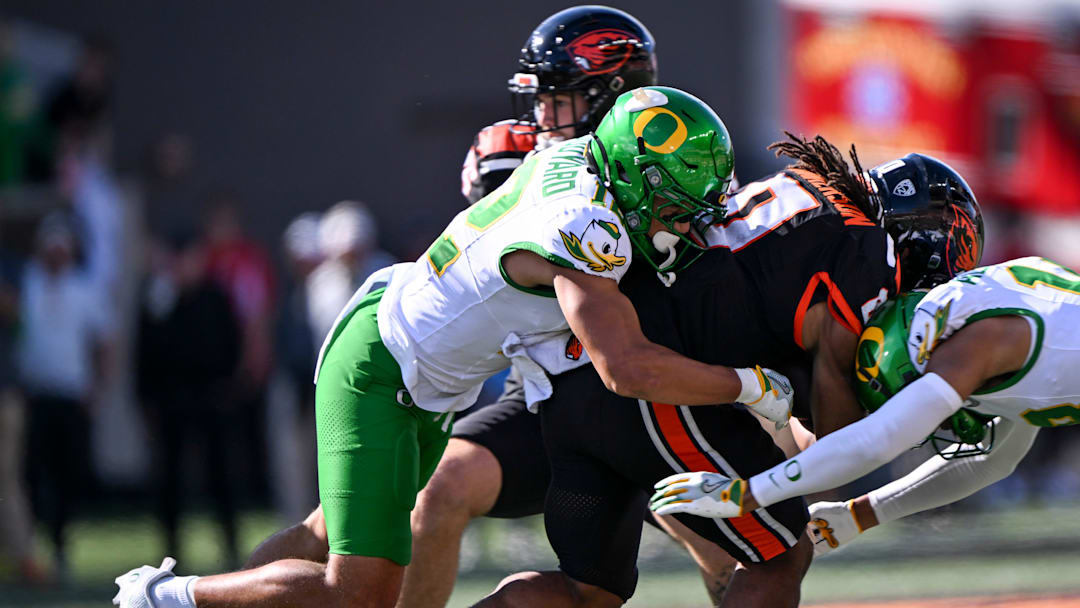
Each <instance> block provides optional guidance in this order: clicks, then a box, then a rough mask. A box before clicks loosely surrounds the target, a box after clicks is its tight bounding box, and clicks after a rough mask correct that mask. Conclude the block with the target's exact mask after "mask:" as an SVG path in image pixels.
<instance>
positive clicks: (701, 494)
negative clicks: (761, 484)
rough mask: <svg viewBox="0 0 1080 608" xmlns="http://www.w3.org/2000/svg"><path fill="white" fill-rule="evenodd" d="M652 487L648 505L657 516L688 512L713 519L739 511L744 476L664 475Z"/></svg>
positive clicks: (706, 473) (735, 515) (716, 474)
mask: <svg viewBox="0 0 1080 608" xmlns="http://www.w3.org/2000/svg"><path fill="white" fill-rule="evenodd" d="M654 487H655V488H656V493H655V494H653V495H652V498H651V499H650V500H649V508H650V509H652V510H653V511H656V512H657V513H659V514H660V515H669V514H671V513H689V514H690V515H698V516H701V517H709V518H713V519H715V518H717V517H738V516H740V515H742V514H743V512H742V511H743V505H742V501H743V496H744V495H745V494H746V480H745V479H732V478H730V477H725V476H723V475H720V474H719V473H709V472H707V471H697V472H695V473H679V474H677V475H671V476H668V477H665V478H664V479H662V480H660V482H659V483H657V484H656V485H655V486H654Z"/></svg>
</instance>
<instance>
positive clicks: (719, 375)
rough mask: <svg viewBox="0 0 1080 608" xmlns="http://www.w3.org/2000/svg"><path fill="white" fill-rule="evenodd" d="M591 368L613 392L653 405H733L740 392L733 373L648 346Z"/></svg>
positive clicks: (663, 349) (718, 366)
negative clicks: (649, 402) (653, 403)
mask: <svg viewBox="0 0 1080 608" xmlns="http://www.w3.org/2000/svg"><path fill="white" fill-rule="evenodd" d="M594 365H596V368H597V371H598V372H599V373H600V376H601V377H602V378H603V379H604V382H605V384H607V386H608V388H609V389H611V390H612V391H613V392H615V393H618V394H620V395H623V396H624V397H631V398H634V399H644V400H646V401H652V402H655V403H677V404H679V405H714V404H718V403H732V402H734V401H736V400H738V397H739V394H740V393H741V392H742V390H743V383H742V381H741V380H740V379H739V376H738V374H737V373H736V372H735V370H734V369H732V368H730V367H725V366H722V365H708V364H705V363H701V362H700V361H695V360H693V359H689V358H687V357H684V356H682V355H680V354H678V353H676V352H675V351H673V350H671V349H668V348H664V347H663V346H660V345H657V344H653V343H651V342H649V343H647V345H642V346H641V347H640V348H635V349H634V354H633V355H631V356H627V357H621V358H611V359H610V360H608V359H602V360H599V361H598V360H596V359H594Z"/></svg>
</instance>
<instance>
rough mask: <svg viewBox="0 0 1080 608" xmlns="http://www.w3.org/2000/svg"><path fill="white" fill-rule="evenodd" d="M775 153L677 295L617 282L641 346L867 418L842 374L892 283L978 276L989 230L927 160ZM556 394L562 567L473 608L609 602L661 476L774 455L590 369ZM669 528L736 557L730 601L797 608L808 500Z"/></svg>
mask: <svg viewBox="0 0 1080 608" xmlns="http://www.w3.org/2000/svg"><path fill="white" fill-rule="evenodd" d="M774 147H775V149H776V150H777V151H778V153H780V154H783V155H786V156H789V157H791V158H793V159H794V160H795V162H794V163H793V164H792V165H791V166H789V167H788V168H787V169H785V170H784V171H781V172H780V173H778V174H776V175H774V176H771V177H769V178H767V179H764V180H761V181H758V182H754V183H751V184H748V185H747V186H746V187H745V188H743V189H742V190H741V191H740V192H739V193H738V194H736V195H735V196H734V197H732V198H731V199H730V200H729V201H728V205H727V214H726V217H725V218H724V219H723V220H721V221H720V222H719V223H717V224H715V225H714V226H713V227H712V228H711V229H709V230H708V231H707V233H706V235H705V237H706V239H707V242H709V243H710V244H715V247H714V248H713V249H711V250H710V251H708V252H706V253H705V254H704V255H703V256H702V257H701V258H700V259H699V260H697V261H696V262H695V263H694V264H693V265H691V266H690V267H689V268H688V269H687V270H684V271H683V272H682V273H680V275H679V277H678V280H677V281H676V282H675V283H674V285H672V286H671V287H670V288H665V287H663V286H661V285H660V283H659V282H658V281H657V280H656V277H655V275H654V274H653V273H650V272H647V271H644V272H643V271H640V270H639V271H638V272H631V275H629V276H628V277H626V278H625V279H624V280H623V284H622V285H623V287H622V288H623V290H624V291H625V293H627V295H628V296H629V297H630V298H631V300H632V301H633V302H634V305H635V308H636V309H637V311H638V315H639V317H640V320H641V324H642V327H643V329H644V331H645V333H646V335H647V336H648V337H650V339H652V340H655V341H657V342H658V343H661V344H664V345H666V346H668V347H670V348H673V349H675V350H677V351H679V352H681V353H685V354H686V355H687V356H690V357H694V358H698V359H700V360H702V361H707V362H710V363H723V364H726V365H740V364H742V363H741V362H747V361H761V362H762V363H763V364H765V365H770V366H773V367H775V368H777V369H780V370H782V371H787V370H788V369H790V368H791V367H792V366H794V367H796V368H798V367H806V368H808V369H809V371H810V374H811V376H812V382H811V389H810V409H811V413H812V419H813V423H814V429H815V431H816V433H817V434H818V435H819V436H821V435H824V434H827V433H829V432H831V431H833V430H836V429H837V428H840V427H842V426H844V425H846V424H849V423H850V422H852V421H854V420H856V419H858V418H859V417H861V415H862V411H861V409H860V408H859V406H858V404H857V403H856V401H855V397H854V393H853V391H852V389H851V385H850V381H851V372H852V366H851V361H853V360H854V353H855V347H856V344H857V341H858V336H859V334H860V333H861V331H862V325H863V323H865V322H866V321H867V320H868V319H869V317H870V314H871V313H872V312H873V311H874V309H875V308H876V307H877V305H879V304H881V303H882V302H884V301H885V300H886V299H887V298H888V297H890V296H891V295H894V294H896V293H897V292H898V290H899V289H900V288H901V287H903V288H905V289H909V288H911V287H914V286H921V285H932V284H934V283H936V282H938V281H941V280H943V279H946V278H948V277H950V276H952V275H953V274H955V273H957V272H960V271H963V270H967V269H970V268H972V267H974V266H975V265H976V264H977V262H978V259H979V257H980V254H981V249H982V220H981V214H980V211H979V207H978V204H977V203H976V201H975V198H974V196H973V195H972V193H971V191H970V189H969V188H968V187H967V185H966V184H965V183H964V181H963V180H962V178H960V176H959V175H957V174H956V173H955V172H954V171H953V170H952V169H950V168H949V167H948V166H946V165H944V164H943V163H941V162H939V161H937V160H935V159H932V158H930V157H927V156H923V155H919V154H911V155H908V156H905V157H904V158H902V159H897V160H895V161H892V162H890V163H885V164H884V165H880V166H878V167H875V168H874V169H872V170H871V171H870V172H869V173H868V174H863V172H862V170H861V168H859V165H858V160H857V158H856V157H855V155H854V149H852V161H853V164H854V166H855V171H851V170H850V169H849V167H848V164H847V162H845V160H844V158H843V157H842V156H841V155H840V154H839V152H838V151H837V150H836V149H835V148H834V147H833V146H831V145H829V144H828V143H827V142H826V141H825V140H823V139H822V138H820V137H818V138H816V139H814V140H811V141H806V140H802V139H799V138H794V137H792V138H791V139H789V140H788V141H785V142H783V143H780V144H777V145H775V146H774ZM553 384H554V387H555V393H554V396H553V397H552V398H551V399H549V400H548V401H546V402H545V403H544V405H543V406H542V407H541V408H540V414H541V418H542V422H543V429H544V443H545V446H546V450H547V453H548V456H549V458H550V465H551V475H552V479H551V486H550V488H549V490H548V494H547V499H546V504H545V509H544V512H545V524H546V527H547V531H548V537H549V539H550V540H551V542H552V546H553V547H554V549H555V551H556V554H557V555H558V557H559V568H560V570H559V571H557V572H526V573H519V574H517V575H514V576H511V577H509V578H507V579H506V580H504V582H503V584H502V585H500V588H499V589H498V590H497V591H496V592H495V593H494V594H493V595H491V596H489V597H488V598H485V600H484V601H483V602H481V604H480V605H492V606H497V605H513V606H533V605H535V606H555V605H574V602H575V601H580V600H582V599H584V600H585V601H586V603H587V604H588V605H598V606H607V605H612V606H616V605H620V604H621V603H623V602H624V601H626V600H627V599H628V598H629V597H630V596H631V595H632V593H633V590H634V587H635V585H636V581H637V571H636V567H635V562H636V557H637V546H638V541H639V539H640V533H641V526H640V509H641V508H642V505H644V503H645V501H646V498H647V495H648V494H649V493H650V491H651V489H652V486H653V484H654V483H655V482H656V480H657V479H662V478H664V477H667V476H668V475H671V474H673V473H679V472H684V471H694V470H712V471H719V472H722V473H724V474H725V475H727V476H729V477H737V476H741V477H748V476H750V475H753V474H755V473H757V472H759V471H762V470H764V469H767V468H769V467H771V466H774V465H776V464H778V463H780V462H783V461H784V459H785V456H784V454H783V453H782V452H781V451H780V450H779V449H778V448H777V447H776V446H775V444H774V442H773V440H772V439H771V438H770V437H769V435H768V434H766V433H765V432H764V431H763V430H762V427H761V426H760V425H759V423H758V422H757V420H756V419H755V418H753V417H752V416H751V415H750V414H749V413H747V412H745V411H739V410H736V409H733V408H731V407H714V408H700V407H698V408H687V407H684V406H679V405H677V404H661V403H649V402H645V401H637V402H634V401H633V400H629V399H625V398H622V397H619V396H617V395H615V394H614V393H611V392H609V391H607V390H606V389H605V387H604V385H603V384H602V382H600V380H599V379H598V378H597V376H596V374H595V373H592V372H591V371H590V370H589V369H588V368H582V369H579V370H575V371H571V372H568V373H565V374H562V375H560V376H557V377H555V378H553ZM586 406H587V407H586ZM804 414H805V412H804ZM675 517H676V518H677V519H678V520H679V521H680V522H681V523H682V524H684V525H685V526H687V527H689V528H691V529H692V530H693V531H694V533H696V534H697V535H698V536H700V537H701V538H703V539H706V540H707V541H709V542H711V543H714V544H715V545H716V546H719V547H722V548H724V550H726V551H727V552H728V553H729V554H730V555H732V556H734V557H735V558H736V559H738V560H739V562H740V563H741V564H742V567H741V568H740V569H738V570H737V571H736V574H735V576H734V577H733V579H732V581H731V584H730V586H729V587H728V589H727V592H726V595H725V596H724V598H723V605H730V606H769V607H778V606H795V605H797V604H798V599H799V585H800V582H801V580H802V577H803V575H804V574H805V571H806V568H807V567H808V566H809V563H810V559H811V553H812V550H811V546H810V543H809V541H808V540H807V539H806V538H803V536H804V531H805V526H806V523H807V520H808V515H807V510H806V505H805V503H804V502H803V501H802V500H801V499H791V500H788V501H784V502H781V503H778V504H776V505H772V506H770V507H769V508H767V509H759V510H757V511H755V512H753V513H750V514H747V515H745V516H743V517H740V518H736V519H729V520H710V519H705V518H695V517H692V516H686V515H676V516H675Z"/></svg>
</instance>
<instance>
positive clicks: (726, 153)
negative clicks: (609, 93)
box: [589, 86, 735, 273]
mask: <svg viewBox="0 0 1080 608" xmlns="http://www.w3.org/2000/svg"><path fill="white" fill-rule="evenodd" d="M589 151H590V155H591V157H592V162H593V163H595V165H596V169H597V171H598V173H599V176H600V179H601V180H602V181H603V182H604V186H605V187H607V188H608V189H610V190H611V193H612V195H614V197H615V201H616V205H617V206H618V208H619V212H620V214H621V215H622V217H623V221H624V223H625V224H626V229H627V232H628V233H629V236H630V242H631V243H632V244H633V246H634V247H635V249H637V250H638V251H639V252H642V253H644V254H645V257H646V258H647V259H648V260H649V263H650V264H651V265H652V266H653V268H655V269H656V270H657V271H658V272H660V273H669V272H677V271H679V270H681V269H682V268H685V267H686V265H688V264H689V263H690V262H692V261H693V260H695V259H697V257H698V255H700V253H701V251H703V250H704V249H705V248H706V245H705V241H704V238H702V236H701V235H702V232H703V231H704V229H706V228H707V227H708V226H709V225H710V224H712V223H714V222H717V221H720V220H722V219H723V215H724V206H723V201H724V197H725V195H726V193H727V190H728V184H729V183H730V182H731V175H732V171H733V170H734V166H735V162H734V156H733V153H732V149H731V137H730V136H729V135H728V131H727V127H725V126H724V123H723V121H721V120H720V118H719V117H718V116H717V115H716V113H715V112H713V111H712V109H711V108H710V107H709V106H708V105H706V104H705V102H703V101H701V100H700V99H698V98H696V97H694V96H693V95H690V94H689V93H686V92H684V91H680V90H678V89H673V88H671V87H656V86H650V87H640V88H637V89H634V90H633V91H629V92H627V93H623V94H622V95H620V96H619V98H618V99H616V100H615V105H614V106H613V107H612V108H611V110H609V111H608V113H607V114H606V115H604V118H603V120H601V121H600V124H599V126H597V127H596V131H595V132H594V133H593V137H592V141H591V142H590V144H589ZM653 219H656V220H658V221H659V222H660V223H661V224H663V225H664V226H665V228H667V230H666V232H667V233H670V235H674V236H670V235H667V234H665V232H660V233H659V235H658V237H654V238H652V239H650V238H649V236H648V231H649V227H650V225H651V224H652V220H653ZM679 222H690V225H691V231H690V233H689V234H683V233H680V232H679V231H678V230H677V229H676V228H675V224H676V223H679ZM679 241H682V242H683V246H682V247H681V251H678V252H677V253H676V247H675V245H676V244H677V243H679ZM665 255H666V256H667V259H663V257H664V256H665Z"/></svg>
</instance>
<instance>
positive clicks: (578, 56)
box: [566, 28, 638, 75]
mask: <svg viewBox="0 0 1080 608" xmlns="http://www.w3.org/2000/svg"><path fill="white" fill-rule="evenodd" d="M637 43H638V41H637V40H636V37H635V36H634V35H633V34H631V33H630V32H626V31H623V30H617V29H610V28H609V29H601V30H595V31H592V32H586V33H585V34H582V35H581V36H578V37H577V38H575V39H574V40H572V41H571V42H570V44H568V45H566V52H567V54H569V55H570V58H571V59H572V60H573V61H574V63H575V64H576V65H577V66H578V67H579V68H581V71H582V72H584V73H586V74H589V75H595V74H607V73H609V72H614V71H616V70H618V69H619V68H621V67H622V66H623V64H625V63H626V61H627V60H628V59H630V55H631V54H632V53H633V52H634V49H635V44H637Z"/></svg>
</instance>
